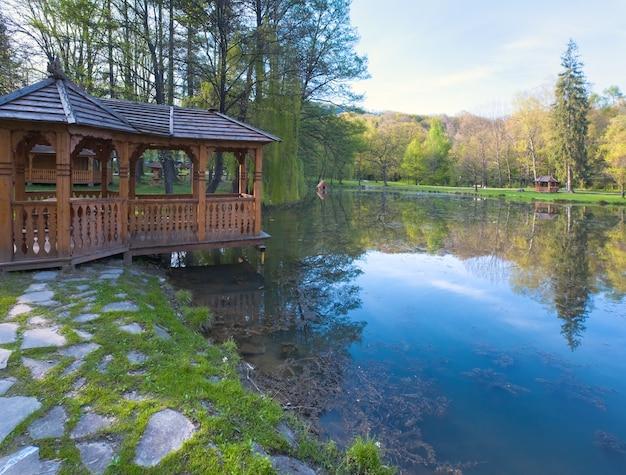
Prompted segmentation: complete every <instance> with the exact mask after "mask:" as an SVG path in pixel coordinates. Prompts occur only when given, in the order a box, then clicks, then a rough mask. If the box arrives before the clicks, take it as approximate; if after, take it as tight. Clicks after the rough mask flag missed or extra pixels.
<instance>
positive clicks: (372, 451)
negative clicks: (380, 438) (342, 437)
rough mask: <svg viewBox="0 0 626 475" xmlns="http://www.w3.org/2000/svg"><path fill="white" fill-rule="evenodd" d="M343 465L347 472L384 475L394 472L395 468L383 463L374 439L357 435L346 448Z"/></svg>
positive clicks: (361, 474) (357, 474) (356, 474)
mask: <svg viewBox="0 0 626 475" xmlns="http://www.w3.org/2000/svg"><path fill="white" fill-rule="evenodd" d="M344 467H345V468H346V471H347V473H350V474H354V475H385V474H390V475H391V474H394V473H396V469H395V468H393V467H388V466H386V465H383V463H382V462H381V460H380V454H379V451H378V446H377V444H376V441H375V440H373V439H370V438H365V439H364V438H362V437H357V439H356V440H355V441H354V443H353V444H352V445H351V446H350V447H349V448H348V449H347V450H346V456H345V459H344Z"/></svg>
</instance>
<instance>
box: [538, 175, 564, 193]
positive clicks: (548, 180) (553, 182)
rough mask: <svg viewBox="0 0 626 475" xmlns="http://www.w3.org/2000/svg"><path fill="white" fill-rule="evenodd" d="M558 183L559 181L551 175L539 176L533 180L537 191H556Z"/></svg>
mask: <svg viewBox="0 0 626 475" xmlns="http://www.w3.org/2000/svg"><path fill="white" fill-rule="evenodd" d="M560 184H561V182H560V181H558V180H557V179H555V178H554V177H553V176H552V175H546V176H539V177H537V179H536V180H535V191H538V192H539V193H557V192H558V191H559V185H560Z"/></svg>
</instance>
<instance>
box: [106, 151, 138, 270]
mask: <svg viewBox="0 0 626 475" xmlns="http://www.w3.org/2000/svg"><path fill="white" fill-rule="evenodd" d="M113 148H114V149H115V151H116V153H117V160H118V166H119V187H118V191H119V194H118V196H119V198H120V199H121V209H120V219H121V222H120V235H121V238H122V243H123V244H130V236H129V233H128V223H129V219H128V213H129V212H130V203H129V198H128V196H129V193H130V182H131V181H132V180H130V178H129V169H130V165H129V163H130V149H129V146H128V142H116V143H114V144H113ZM109 154H110V152H109ZM103 168H104V167H103ZM103 178H104V177H103ZM102 189H103V190H104V187H103V188H102ZM132 260H133V257H132V255H131V254H130V253H128V252H126V253H124V263H126V264H131V263H132Z"/></svg>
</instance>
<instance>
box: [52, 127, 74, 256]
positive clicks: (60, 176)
mask: <svg viewBox="0 0 626 475" xmlns="http://www.w3.org/2000/svg"><path fill="white" fill-rule="evenodd" d="M55 142H56V143H55V144H54V150H55V151H56V173H57V176H56V196H57V230H58V236H57V252H58V253H59V257H71V255H72V231H71V229H72V210H71V203H70V198H71V196H72V167H71V158H70V152H71V150H70V135H69V133H68V132H67V130H66V129H63V130H61V131H58V132H57V133H56V140H55Z"/></svg>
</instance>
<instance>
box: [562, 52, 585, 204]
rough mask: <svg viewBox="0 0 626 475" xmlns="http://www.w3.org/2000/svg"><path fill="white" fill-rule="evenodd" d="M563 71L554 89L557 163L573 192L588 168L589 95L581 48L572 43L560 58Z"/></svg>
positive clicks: (567, 188) (568, 190)
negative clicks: (559, 164)
mask: <svg viewBox="0 0 626 475" xmlns="http://www.w3.org/2000/svg"><path fill="white" fill-rule="evenodd" d="M561 66H563V71H561V72H560V73H559V77H558V80H557V82H556V89H555V99H556V101H555V104H554V127H555V141H556V145H557V147H556V151H557V154H559V157H557V162H558V163H561V164H562V172H563V173H564V174H565V178H566V183H567V184H566V190H567V192H568V193H573V192H574V188H573V181H574V180H575V179H577V180H580V181H584V180H585V178H586V176H585V175H586V167H587V148H586V141H587V130H588V126H589V121H588V118H587V114H588V112H589V107H590V106H589V95H588V92H587V84H586V79H585V75H584V73H583V70H582V67H583V63H582V62H581V61H580V59H579V54H578V46H577V45H576V43H575V42H574V41H573V40H570V41H569V43H568V44H567V50H566V51H565V53H564V54H563V56H561Z"/></svg>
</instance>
